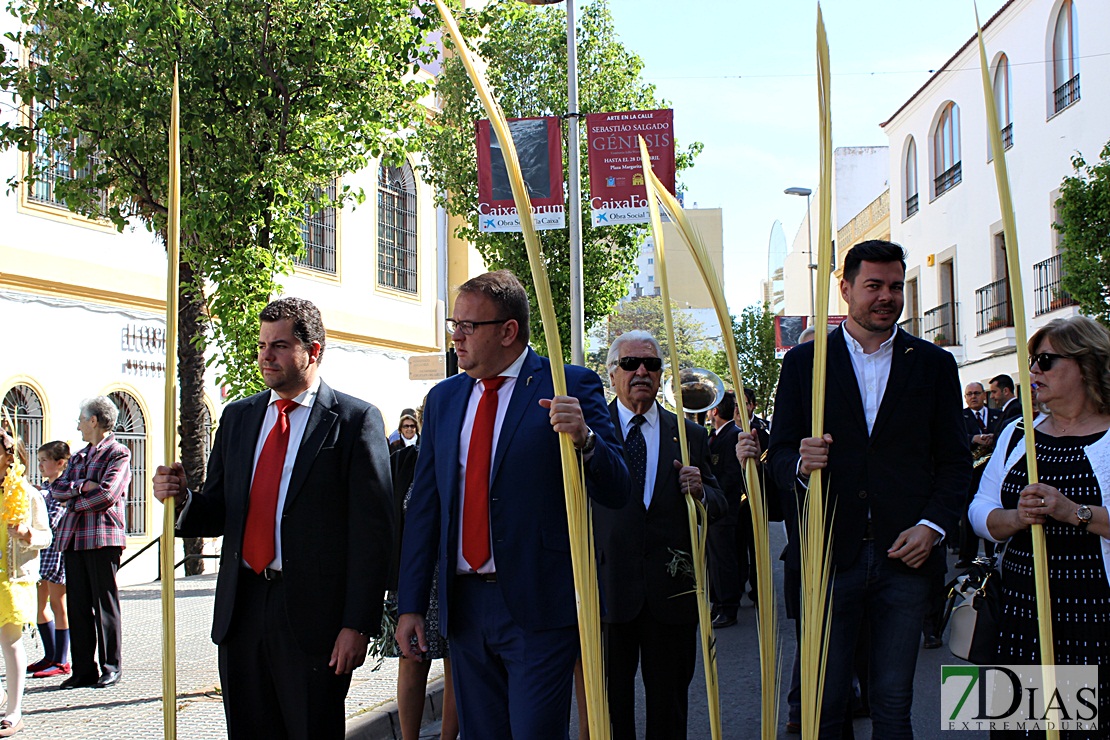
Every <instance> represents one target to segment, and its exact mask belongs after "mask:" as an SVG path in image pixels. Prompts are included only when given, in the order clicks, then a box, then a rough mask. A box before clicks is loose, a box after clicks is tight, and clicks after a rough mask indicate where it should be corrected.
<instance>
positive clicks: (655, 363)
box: [617, 357, 663, 373]
mask: <svg viewBox="0 0 1110 740" xmlns="http://www.w3.org/2000/svg"><path fill="white" fill-rule="evenodd" d="M617 365H619V366H620V369H621V370H625V371H627V372H630V373H634V372H636V370H637V369H639V367H640V365H643V366H644V367H645V368H647V371H648V372H649V373H654V372H656V371H657V370H659V369H661V368H662V367H663V361H662V360H661V359H659V358H658V357H622V358H620V359H619V360H617Z"/></svg>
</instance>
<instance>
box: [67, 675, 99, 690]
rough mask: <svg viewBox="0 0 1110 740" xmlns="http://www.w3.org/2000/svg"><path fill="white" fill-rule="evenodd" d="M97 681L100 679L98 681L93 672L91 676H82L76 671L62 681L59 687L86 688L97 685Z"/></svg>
mask: <svg viewBox="0 0 1110 740" xmlns="http://www.w3.org/2000/svg"><path fill="white" fill-rule="evenodd" d="M97 683H98V681H97V678H96V674H95V673H94V674H92V675H91V676H81V675H78V674H76V673H74V674H73V675H72V676H70V677H69V678H67V679H66V680H65V681H62V682H61V683H60V684H58V688H59V689H85V688H88V687H90V686H96V685H97Z"/></svg>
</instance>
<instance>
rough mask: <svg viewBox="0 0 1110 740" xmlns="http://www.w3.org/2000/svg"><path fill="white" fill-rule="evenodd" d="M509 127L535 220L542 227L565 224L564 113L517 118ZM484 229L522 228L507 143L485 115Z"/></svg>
mask: <svg viewBox="0 0 1110 740" xmlns="http://www.w3.org/2000/svg"><path fill="white" fill-rule="evenodd" d="M509 131H510V132H511V133H512V136H513V141H514V142H516V150H517V155H518V156H519V157H520V169H521V170H522V171H523V173H524V184H525V185H526V186H527V188H528V197H529V198H530V199H531V201H532V223H534V224H535V225H536V228H537V229H561V228H563V227H564V226H566V198H565V197H564V195H563V132H562V130H561V128H560V126H559V117H558V116H547V117H544V118H511V119H509ZM478 230H479V231H481V232H483V233H486V232H494V231H517V232H519V231H522V229H521V226H520V215H519V213H518V212H517V209H516V203H515V202H514V201H513V190H512V187H511V186H510V185H509V173H508V170H507V169H506V168H505V157H504V155H503V154H502V152H501V142H500V141H498V139H497V136H496V135H495V134H494V135H491V133H490V125H489V120H487V119H484V118H483V119H482V120H480V121H478Z"/></svg>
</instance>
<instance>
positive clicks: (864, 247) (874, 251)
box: [844, 239, 906, 284]
mask: <svg viewBox="0 0 1110 740" xmlns="http://www.w3.org/2000/svg"><path fill="white" fill-rule="evenodd" d="M863 262H897V263H899V264H900V265H902V272H905V271H906V250H904V249H902V247H900V246H899V245H897V244H895V243H894V242H888V241H886V240H884V239H868V240H867V241H865V242H860V243H859V244H857V245H855V246H854V247H852V248H851V249H849V250H848V254H846V255H845V256H844V279H845V280H847V281H848V282H849V283H853V284H854V283H855V282H856V275H859V270H860V264H861V263H863Z"/></svg>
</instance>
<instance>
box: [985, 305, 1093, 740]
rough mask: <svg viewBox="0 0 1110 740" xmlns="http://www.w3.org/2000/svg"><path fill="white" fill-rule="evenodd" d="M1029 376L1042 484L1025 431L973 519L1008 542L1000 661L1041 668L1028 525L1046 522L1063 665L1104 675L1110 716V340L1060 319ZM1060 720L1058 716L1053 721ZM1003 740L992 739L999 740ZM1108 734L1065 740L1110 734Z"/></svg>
mask: <svg viewBox="0 0 1110 740" xmlns="http://www.w3.org/2000/svg"><path fill="white" fill-rule="evenodd" d="M1029 351H1030V354H1031V358H1030V359H1031V364H1030V370H1031V376H1032V382H1033V383H1034V385H1035V387H1036V390H1037V399H1038V403H1039V404H1040V405H1041V407H1042V409H1043V410H1044V411H1045V412H1046V413H1045V415H1044V416H1042V417H1040V418H1039V419H1038V420H1037V421H1036V422H1035V424H1034V426H1035V432H1034V440H1035V444H1036V454H1037V468H1038V473H1039V479H1040V482H1039V483H1036V484H1034V485H1028V475H1027V466H1026V458H1025V440H1024V437H1023V435H1024V434H1025V433H1026V432H1025V431H1024V430H1021V429H1016V428H1015V427H1016V426H1017V424H1011V425H1009V426H1008V427H1007V428H1006V429H1004V430H1003V431H1002V432H1001V434H1000V435H999V438H998V440H997V445H996V447H995V454H994V456H993V457H992V458H991V461H990V463H988V464H987V469H986V471H984V474H983V480H982V483H981V485H980V487H979V491H978V493H977V494H976V496H975V500H974V501H973V502H972V505H971V511H970V519H971V522H972V524H973V526H974V528H975V531H976V533H977V534H979V535H980V536H982V537H988V538H990V539H991V540H993V541H995V542H1006V543H1007V544H1006V551H1005V554H1004V555H1003V558H1002V563H1001V573H1002V587H1003V613H1002V620H1001V625H1000V628H999V638H998V639H999V644H998V652H997V663H999V664H1004V665H1034V664H1039V663H1040V660H1041V654H1040V644H1039V636H1038V627H1037V625H1038V622H1037V613H1038V611H1037V603H1036V595H1035V587H1034V578H1033V544H1032V541H1033V537H1032V533H1031V529H1030V527H1031V526H1032V525H1033V524H1042V525H1044V534H1045V541H1046V552H1047V555H1048V571H1049V577H1048V581H1049V590H1050V593H1051V598H1052V605H1051V608H1052V629H1053V640H1054V642H1055V645H1054V649H1055V662H1056V664H1057V665H1098V666H1099V713H1100V715H1101V717H1102V718H1103V719H1104V721H1105V720H1107V719H1110V681H1108V680H1107V679H1108V677H1110V671H1107V670H1106V669H1104V668H1103V667H1102V666H1103V665H1107V664H1110V516H1108V514H1107V504H1108V503H1110V435H1107V434H1106V431H1107V429H1110V332H1107V330H1106V329H1105V328H1104V327H1102V326H1101V325H1100V324H1098V323H1097V322H1095V321H1092V320H1091V319H1088V318H1086V317H1083V316H1074V317H1071V318H1068V319H1057V320H1055V321H1052V322H1051V323H1049V324H1048V325H1047V326H1045V327H1044V328H1042V329H1040V330H1039V331H1037V332H1036V333H1035V334H1034V335H1033V336H1032V337H1031V338H1030V340H1029ZM1049 716H1050V717H1052V716H1054V715H1053V714H1050V715H1049ZM996 734H997V733H992V737H994V736H996ZM1105 736H1106V735H1105V731H1101V732H1100V731H1094V732H1088V731H1084V730H1078V731H1071V732H1064V733H1062V734H1061V737H1066V738H1084V737H1105Z"/></svg>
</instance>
